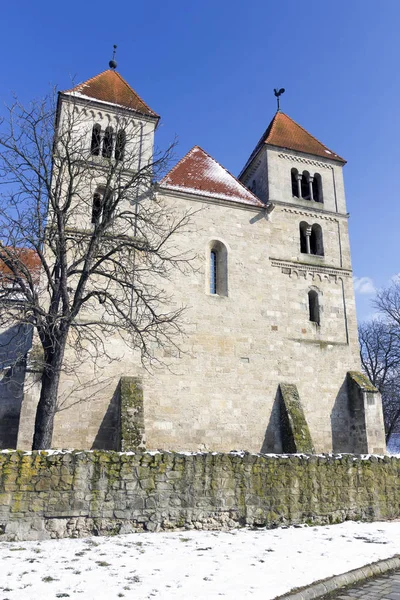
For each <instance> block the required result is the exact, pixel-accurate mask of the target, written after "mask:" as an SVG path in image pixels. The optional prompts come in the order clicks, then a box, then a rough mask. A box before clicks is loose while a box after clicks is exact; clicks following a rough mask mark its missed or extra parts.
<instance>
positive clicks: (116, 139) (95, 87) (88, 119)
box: [54, 47, 159, 228]
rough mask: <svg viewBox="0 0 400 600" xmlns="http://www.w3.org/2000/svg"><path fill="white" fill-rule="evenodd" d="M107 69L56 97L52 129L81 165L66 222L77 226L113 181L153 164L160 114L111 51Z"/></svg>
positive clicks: (86, 221)
mask: <svg viewBox="0 0 400 600" xmlns="http://www.w3.org/2000/svg"><path fill="white" fill-rule="evenodd" d="M109 65H110V69H108V70H106V71H103V72H102V73H100V74H99V75H96V76H95V77H92V78H91V79H88V80H87V81H85V82H83V83H80V84H79V85H77V86H75V87H74V88H72V89H70V90H66V91H63V92H60V94H59V98H58V108H57V122H56V130H57V131H58V133H59V134H60V132H61V133H62V134H63V135H59V136H58V138H59V139H66V138H67V140H68V141H67V144H68V151H69V152H71V148H72V151H73V152H74V153H75V155H76V157H77V162H78V161H79V160H80V157H81V158H82V164H83V163H85V168H83V167H82V172H83V171H85V173H84V176H82V185H81V189H78V190H77V192H76V194H75V195H76V198H78V199H79V200H78V202H77V206H76V211H75V217H76V223H71V226H79V227H80V228H82V227H84V228H87V227H90V224H91V223H93V222H94V220H95V219H96V215H97V213H98V211H99V206H100V205H101V199H102V197H103V196H104V194H107V193H109V189H110V188H111V187H112V186H113V185H114V186H115V185H118V182H116V180H117V179H118V177H119V178H120V180H121V181H122V177H123V172H124V171H125V172H126V173H129V174H131V175H132V174H133V173H135V172H136V173H139V172H141V171H142V170H143V169H145V168H146V166H148V165H151V164H152V162H153V150H154V132H155V129H156V127H157V124H158V121H159V116H158V115H157V114H156V113H155V112H154V111H153V110H152V109H151V108H150V107H149V106H148V105H147V104H146V103H145V102H144V101H143V100H142V99H141V98H140V97H139V96H138V94H137V93H136V92H135V91H134V90H133V89H132V88H131V86H130V85H129V84H128V83H127V82H126V81H125V80H124V79H123V78H122V77H121V75H120V74H119V73H118V72H117V70H116V69H117V62H116V61H115V47H114V56H113V59H112V60H111V61H110V63H109ZM65 132H67V136H66V135H65ZM61 154H62V151H61ZM88 167H90V168H88ZM54 170H55V173H56V172H57V165H56V164H55V165H54ZM111 179H112V181H111Z"/></svg>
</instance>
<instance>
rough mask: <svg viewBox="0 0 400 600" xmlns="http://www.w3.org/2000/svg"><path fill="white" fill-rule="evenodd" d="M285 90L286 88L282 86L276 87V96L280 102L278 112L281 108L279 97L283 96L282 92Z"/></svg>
mask: <svg viewBox="0 0 400 600" xmlns="http://www.w3.org/2000/svg"><path fill="white" fill-rule="evenodd" d="M284 92H285V88H281V89H280V90H277V89H275V90H274V94H275V96H276V99H277V102H278V112H279V111H280V110H281V105H280V102H279V98H280V96H282V94H283V93H284Z"/></svg>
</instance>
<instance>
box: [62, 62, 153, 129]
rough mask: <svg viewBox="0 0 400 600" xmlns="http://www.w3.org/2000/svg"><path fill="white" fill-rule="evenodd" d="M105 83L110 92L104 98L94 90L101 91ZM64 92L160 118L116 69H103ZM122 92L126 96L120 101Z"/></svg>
mask: <svg viewBox="0 0 400 600" xmlns="http://www.w3.org/2000/svg"><path fill="white" fill-rule="evenodd" d="M105 84H106V85H108V87H109V91H110V94H109V95H108V96H107V97H105V98H103V97H102V95H101V94H100V96H97V95H96V94H95V93H94V91H93V90H97V93H99V89H100V90H101V89H102V86H103V87H104V85H105ZM62 93H63V94H71V95H74V94H75V95H77V96H78V95H82V96H88V97H90V98H91V99H93V100H94V101H96V100H97V101H101V102H106V103H108V104H110V105H111V104H114V105H118V106H123V107H125V108H128V109H130V110H134V111H136V112H139V113H142V114H147V115H148V116H152V117H156V118H157V119H159V118H160V116H159V115H158V114H157V113H156V112H154V110H152V109H151V108H150V106H149V105H148V104H147V103H146V102H145V101H144V100H143V98H142V97H141V96H139V94H138V93H137V92H136V90H134V89H133V87H132V86H131V85H129V83H128V82H127V81H126V80H125V79H124V78H123V77H122V75H121V74H120V73H118V72H117V71H115V70H114V69H106V70H104V71H101V72H100V73H98V74H97V75H94V76H93V77H90V78H89V79H86V80H85V81H81V82H80V83H78V84H77V85H75V86H74V87H72V88H70V89H68V90H64V91H63V92H62ZM120 93H122V97H124V96H125V98H122V99H121V101H118V98H119V97H120V95H121V94H120ZM111 98H112V99H111Z"/></svg>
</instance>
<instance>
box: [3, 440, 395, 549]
mask: <svg viewBox="0 0 400 600" xmlns="http://www.w3.org/2000/svg"><path fill="white" fill-rule="evenodd" d="M399 475H400V460H399V459H397V458H393V457H388V456H385V457H376V456H371V457H361V456H358V457H357V456H354V455H343V456H340V455H333V456H330V455H323V456H313V455H311V456H304V455H292V456H273V455H254V454H248V453H243V454H242V453H230V454H217V453H212V454H211V453H205V454H178V453H168V452H162V453H151V452H136V453H130V452H127V453H117V452H106V451H93V452H49V453H46V452H32V453H24V452H21V451H8V452H7V451H5V452H0V540H22V539H45V538H53V537H65V536H73V537H77V536H84V535H93V534H98V535H103V534H106V535H107V534H109V535H111V534H116V533H129V532H133V531H146V530H147V531H155V530H160V529H161V530H170V529H175V528H188V529H189V528H196V529H221V528H231V527H237V526H243V525H250V526H267V527H275V526H277V525H282V524H295V523H313V524H324V523H337V522H341V521H344V520H346V519H362V520H377V519H392V518H395V517H399V516H400V479H399Z"/></svg>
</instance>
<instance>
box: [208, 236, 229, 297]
mask: <svg viewBox="0 0 400 600" xmlns="http://www.w3.org/2000/svg"><path fill="white" fill-rule="evenodd" d="M208 252H209V254H208V258H207V263H208V276H207V279H206V286H207V287H206V289H207V290H209V293H210V294H211V295H213V296H227V295H228V251H227V249H226V246H225V245H224V244H223V243H222V242H220V241H218V240H214V241H213V242H211V243H210V245H209V250H208Z"/></svg>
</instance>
